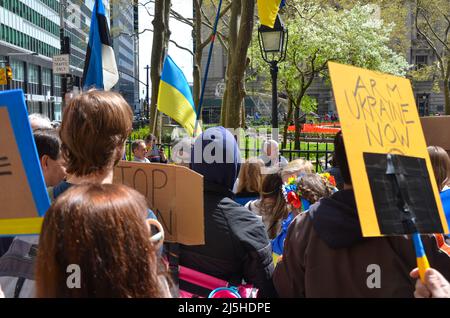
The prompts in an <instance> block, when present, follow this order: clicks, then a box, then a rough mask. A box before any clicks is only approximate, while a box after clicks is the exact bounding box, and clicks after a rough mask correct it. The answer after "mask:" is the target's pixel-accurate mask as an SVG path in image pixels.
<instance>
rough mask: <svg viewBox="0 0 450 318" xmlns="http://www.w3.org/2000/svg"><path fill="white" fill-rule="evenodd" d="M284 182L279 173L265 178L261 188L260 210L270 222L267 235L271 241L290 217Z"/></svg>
mask: <svg viewBox="0 0 450 318" xmlns="http://www.w3.org/2000/svg"><path fill="white" fill-rule="evenodd" d="M282 185H283V180H282V179H281V174H280V172H279V171H277V172H275V173H272V174H268V175H266V176H264V180H263V182H262V186H261V195H260V200H259V210H260V212H261V215H262V216H263V218H267V219H268V220H269V225H268V227H267V234H268V236H269V238H270V239H273V238H275V237H276V236H277V234H278V232H279V231H280V228H281V222H282V221H283V219H285V218H286V217H287V215H288V207H287V203H286V201H285V199H284V195H283V192H282V188H281V187H282Z"/></svg>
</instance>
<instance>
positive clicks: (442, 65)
mask: <svg viewBox="0 0 450 318" xmlns="http://www.w3.org/2000/svg"><path fill="white" fill-rule="evenodd" d="M419 10H420V7H419V5H417V8H416V16H415V20H416V29H417V32H419V34H420V35H421V36H423V38H424V39H425V41H426V42H427V43H428V45H429V46H430V48H431V49H432V50H433V52H434V53H435V54H436V57H437V59H438V61H439V64H440V65H441V75H442V77H444V76H445V74H444V62H443V60H442V56H441V54H440V53H439V52H438V50H437V48H436V47H435V46H434V45H433V42H432V41H431V39H430V38H429V37H428V36H427V35H426V34H425V33H424V32H423V31H422V30H421V29H420V27H419V18H418V16H419Z"/></svg>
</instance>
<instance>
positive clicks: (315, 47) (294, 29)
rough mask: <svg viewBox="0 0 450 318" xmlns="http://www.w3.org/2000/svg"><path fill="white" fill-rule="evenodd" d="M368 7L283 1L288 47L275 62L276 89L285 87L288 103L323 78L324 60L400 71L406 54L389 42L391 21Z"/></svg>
mask: <svg viewBox="0 0 450 318" xmlns="http://www.w3.org/2000/svg"><path fill="white" fill-rule="evenodd" d="M374 11H375V10H374V6H372V5H360V4H356V5H353V7H352V8H351V9H336V8H335V7H332V6H327V5H321V6H319V5H315V4H313V3H311V2H308V1H303V0H302V1H300V0H292V1H290V2H289V5H288V8H287V9H286V12H288V14H287V15H286V19H285V24H286V26H287V27H288V30H289V44H288V52H287V57H286V60H285V61H284V62H282V63H280V65H279V81H280V89H284V90H285V91H286V93H287V95H288V97H289V98H290V99H291V100H292V102H293V104H294V106H296V107H298V106H299V105H300V104H301V103H302V99H303V97H304V94H305V92H306V90H307V89H308V87H309V86H310V84H311V82H312V80H313V79H314V78H317V77H323V78H325V79H326V78H327V62H328V61H335V62H340V63H344V64H350V65H354V66H358V67H363V68H367V69H372V70H377V71H381V72H385V73H391V74H395V75H399V76H404V75H405V74H406V71H407V69H408V68H409V65H408V63H407V61H406V59H405V58H404V57H403V56H402V55H400V54H398V53H396V52H395V51H394V50H392V49H391V48H390V47H389V43H390V36H391V33H392V30H393V28H394V25H393V24H392V23H390V24H385V23H384V22H383V20H381V19H379V18H378V17H377V16H376V14H374ZM255 36H256V37H257V35H255ZM253 42H254V43H257V40H254V41H253ZM256 45H257V44H254V46H256ZM253 50H254V51H256V48H255V47H254V48H253ZM254 56H255V61H254V63H253V65H254V67H256V68H257V69H258V70H259V71H260V72H261V73H263V74H264V75H265V76H266V77H268V75H269V74H268V67H267V64H266V63H264V62H263V61H262V59H261V58H260V57H259V56H258V55H256V54H255V55H254ZM307 105H308V104H307ZM302 106H303V105H302Z"/></svg>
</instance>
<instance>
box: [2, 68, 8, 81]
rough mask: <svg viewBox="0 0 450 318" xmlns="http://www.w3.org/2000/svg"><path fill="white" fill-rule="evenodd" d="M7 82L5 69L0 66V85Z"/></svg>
mask: <svg viewBox="0 0 450 318" xmlns="http://www.w3.org/2000/svg"><path fill="white" fill-rule="evenodd" d="M7 83H8V81H7V79H6V70H5V68H4V67H2V68H0V85H6V84H7Z"/></svg>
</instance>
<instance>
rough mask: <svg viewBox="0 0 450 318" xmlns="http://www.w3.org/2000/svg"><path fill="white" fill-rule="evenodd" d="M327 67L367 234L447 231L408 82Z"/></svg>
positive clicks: (361, 216)
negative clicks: (412, 226)
mask: <svg viewBox="0 0 450 318" xmlns="http://www.w3.org/2000/svg"><path fill="white" fill-rule="evenodd" d="M328 67H329V71H330V77H331V82H332V86H333V93H334V98H335V101H336V107H337V110H338V114H339V120H340V123H341V127H342V133H343V137H344V143H345V148H346V154H347V159H348V163H349V167H350V173H351V177H352V185H353V188H354V191H355V197H356V204H357V208H358V214H359V218H360V223H361V228H362V232H363V235H364V236H380V235H392V234H407V233H409V232H410V231H409V230H406V229H405V227H404V225H405V224H406V223H405V220H406V219H408V218H410V219H411V220H412V221H413V223H414V224H415V226H416V227H417V228H416V230H417V231H419V232H420V233H430V232H435V233H439V232H448V227H447V222H446V220H445V216H444V213H443V209H442V204H441V202H440V197H439V192H438V188H437V185H436V182H435V178H434V174H433V169H432V166H431V161H430V159H429V156H428V152H427V148H426V143H425V138H424V136H423V132H422V127H421V124H420V120H419V116H418V113H417V108H416V103H415V101H414V95H413V91H412V88H411V84H410V81H409V80H408V79H406V78H401V77H397V76H392V75H388V74H383V73H379V72H373V71H369V70H365V69H361V68H357V67H352V66H348V65H342V64H338V63H333V62H329V63H328ZM388 155H389V156H388ZM402 200H404V202H403V201H402Z"/></svg>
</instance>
